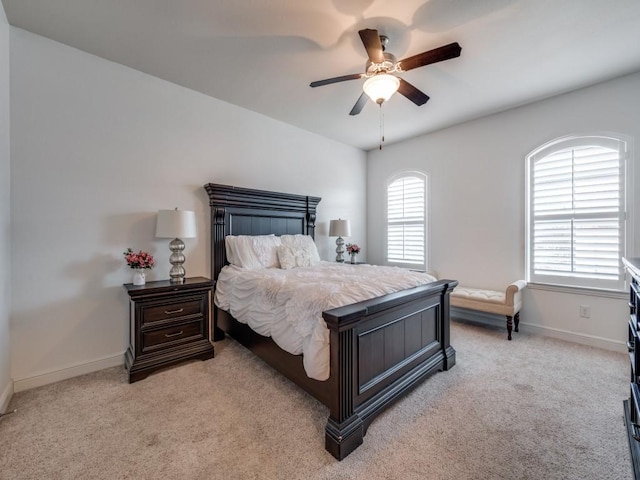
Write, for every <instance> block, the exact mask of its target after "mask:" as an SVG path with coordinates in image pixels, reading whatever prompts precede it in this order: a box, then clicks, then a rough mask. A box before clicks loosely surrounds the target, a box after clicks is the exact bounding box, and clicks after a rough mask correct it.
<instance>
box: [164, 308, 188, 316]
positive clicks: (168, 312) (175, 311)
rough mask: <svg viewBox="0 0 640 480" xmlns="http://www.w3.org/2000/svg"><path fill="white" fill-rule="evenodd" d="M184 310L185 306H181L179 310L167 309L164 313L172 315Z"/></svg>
mask: <svg viewBox="0 0 640 480" xmlns="http://www.w3.org/2000/svg"><path fill="white" fill-rule="evenodd" d="M183 311H184V308H179V309H178V310H165V311H164V313H165V315H171V314H173V313H182V312H183Z"/></svg>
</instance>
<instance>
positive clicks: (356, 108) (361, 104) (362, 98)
mask: <svg viewBox="0 0 640 480" xmlns="http://www.w3.org/2000/svg"><path fill="white" fill-rule="evenodd" d="M368 98H369V97H367V94H366V93H364V92H362V94H361V95H360V98H359V99H358V101H357V102H356V104H355V105H354V106H353V108H352V109H351V111H350V112H349V115H358V114H359V113H360V112H361V111H362V109H363V108H364V106H365V104H366V103H367V99H368Z"/></svg>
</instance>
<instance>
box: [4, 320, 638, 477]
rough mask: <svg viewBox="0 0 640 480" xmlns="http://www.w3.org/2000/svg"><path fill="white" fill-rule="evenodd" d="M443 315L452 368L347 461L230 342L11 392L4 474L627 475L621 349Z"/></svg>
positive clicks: (319, 416) (319, 417) (315, 407)
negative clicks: (144, 366)
mask: <svg viewBox="0 0 640 480" xmlns="http://www.w3.org/2000/svg"><path fill="white" fill-rule="evenodd" d="M505 337H506V333H505V332H504V331H503V330H498V329H492V328H490V327H487V326H478V325H474V324H469V323H462V322H453V324H452V340H451V343H452V345H453V346H454V347H455V348H456V351H457V364H456V366H455V367H453V368H452V369H451V370H450V371H448V372H440V373H436V374H435V375H433V376H432V377H430V378H429V379H427V380H426V382H424V383H423V384H421V385H420V386H419V387H418V388H417V389H415V390H414V391H413V392H412V393H411V394H409V395H408V396H407V397H405V398H403V399H402V400H400V401H399V402H397V403H395V404H394V405H393V406H392V407H391V408H390V409H388V410H387V411H386V412H385V413H384V414H382V415H381V416H380V417H378V418H377V419H376V420H375V421H374V422H373V423H372V425H371V427H370V428H369V430H368V432H367V435H366V436H365V438H364V444H363V445H361V446H360V447H359V448H358V449H357V450H356V451H355V452H353V453H352V454H351V455H350V456H348V457H347V458H346V459H344V460H343V461H342V462H338V461H337V460H335V459H334V458H333V457H332V456H331V455H330V454H329V453H327V452H326V451H325V449H324V426H325V423H326V419H327V416H328V410H327V408H326V407H324V406H323V405H321V404H320V403H319V402H317V401H316V400H314V399H313V398H311V397H310V396H309V395H307V394H306V393H305V392H303V391H301V390H300V389H299V388H298V387H296V386H295V385H293V384H292V383H290V382H289V381H288V380H286V379H284V378H283V377H282V376H281V375H279V374H278V373H277V372H275V371H274V370H272V369H271V368H270V367H268V366H266V365H265V364H264V363H262V362H261V361H260V360H259V359H257V358H256V357H255V356H253V354H251V353H250V352H248V351H247V350H245V349H244V348H243V347H242V346H240V345H239V344H237V343H236V342H234V341H233V340H225V341H223V342H217V343H216V344H215V353H216V356H215V358H214V359H211V360H208V361H205V362H201V361H195V362H190V363H186V364H183V365H180V366H177V367H174V368H171V369H167V370H164V371H161V372H158V373H156V374H153V375H151V376H149V377H148V378H147V379H145V380H142V381H140V382H137V383H134V384H131V385H129V384H128V383H126V375H125V372H124V370H123V369H122V368H110V369H107V370H103V371H100V372H96V373H92V374H89V375H84V376H82V377H76V378H73V379H70V380H65V381H62V382H59V383H56V384H53V385H47V386H44V387H40V388H36V389H33V390H28V391H25V392H20V393H18V394H16V395H15V396H14V397H13V399H12V401H11V405H10V408H12V409H13V408H16V409H18V412H17V413H15V414H12V415H8V416H6V417H3V418H2V419H1V420H0V478H1V479H7V480H9V479H11V480H21V479H37V478H42V479H85V480H86V479H109V480H111V479H202V480H204V479H318V480H319V479H438V480H444V479H545V480H546V479H581V480H584V479H597V480H604V479H615V480H618V479H620V480H622V479H630V478H632V471H631V463H630V456H629V447H628V445H627V437H626V430H625V426H624V416H623V409H622V401H623V400H624V399H625V397H626V396H627V395H628V388H629V387H628V382H629V360H628V357H627V356H626V355H624V354H618V353H613V352H608V351H604V350H599V349H595V348H589V347H585V346H581V345H576V344H572V343H566V342H562V341H558V340H554V339H550V338H545V337H540V336H535V335H531V334H527V333H523V332H521V333H517V334H514V339H513V341H511V342H509V341H507V340H506V338H505Z"/></svg>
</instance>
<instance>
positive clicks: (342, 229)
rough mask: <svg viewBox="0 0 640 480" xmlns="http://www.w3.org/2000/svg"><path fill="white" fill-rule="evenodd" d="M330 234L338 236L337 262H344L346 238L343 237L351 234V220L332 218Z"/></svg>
mask: <svg viewBox="0 0 640 480" xmlns="http://www.w3.org/2000/svg"><path fill="white" fill-rule="evenodd" d="M329 236H330V237H338V238H337V240H336V254H337V255H336V262H344V257H343V256H342V255H343V254H344V240H343V239H342V237H350V236H351V225H350V224H349V220H342V219H340V218H339V219H338V220H331V222H330V223H329Z"/></svg>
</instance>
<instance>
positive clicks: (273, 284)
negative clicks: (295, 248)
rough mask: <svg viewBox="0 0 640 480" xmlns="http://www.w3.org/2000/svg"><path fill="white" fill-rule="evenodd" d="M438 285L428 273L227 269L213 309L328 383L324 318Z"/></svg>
mask: <svg viewBox="0 0 640 480" xmlns="http://www.w3.org/2000/svg"><path fill="white" fill-rule="evenodd" d="M434 281H436V278H435V277H433V276H432V275H430V274H428V273H422V272H414V271H410V270H407V269H403V268H397V267H381V266H375V265H351V264H338V263H335V262H320V263H319V264H317V265H315V266H311V267H299V268H294V269H291V270H282V269H279V268H267V269H261V270H248V269H244V268H239V267H237V266H233V265H227V266H225V267H224V268H223V269H222V271H221V272H220V275H219V276H218V280H217V282H216V292H215V304H216V305H217V306H218V307H219V308H221V309H223V310H226V311H228V312H229V313H231V315H233V317H234V318H235V319H236V320H238V321H240V322H242V323H246V324H248V325H249V326H250V327H251V328H252V329H253V330H255V331H256V332H257V333H259V334H261V335H264V336H268V337H271V338H273V340H274V341H275V342H276V343H277V344H278V346H280V348H282V349H283V350H286V351H287V352H289V353H292V354H294V355H298V354H301V353H302V354H303V364H304V368H305V371H306V373H307V375H308V376H309V377H311V378H314V379H316V380H326V379H327V378H329V330H328V329H327V326H326V324H325V322H324V319H323V318H322V312H323V311H324V310H329V309H331V308H336V307H341V306H343V305H348V304H351V303H355V302H359V301H362V300H368V299H370V298H374V297H378V296H381V295H385V294H387V293H393V292H397V291H400V290H404V289H407V288H412V287H416V286H418V285H424V284H427V283H431V282H434Z"/></svg>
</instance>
